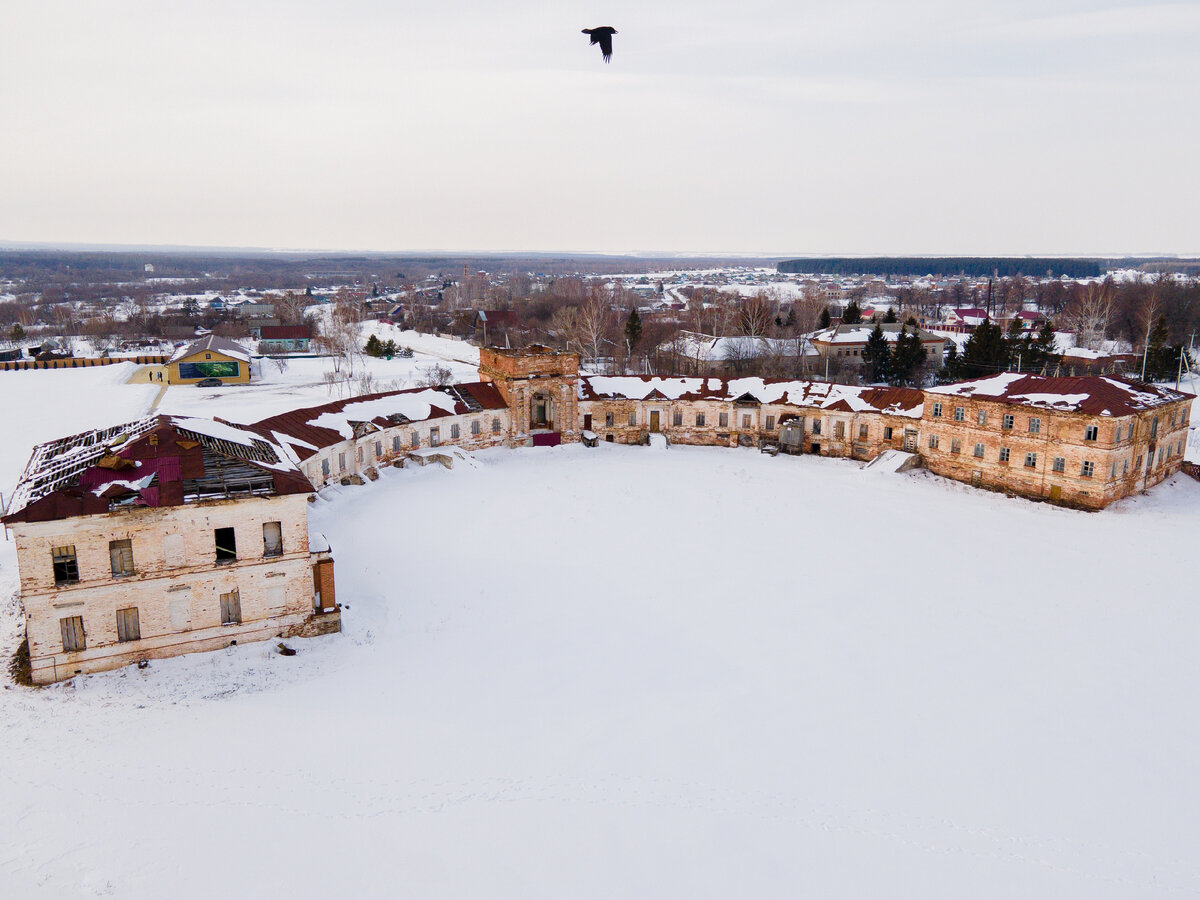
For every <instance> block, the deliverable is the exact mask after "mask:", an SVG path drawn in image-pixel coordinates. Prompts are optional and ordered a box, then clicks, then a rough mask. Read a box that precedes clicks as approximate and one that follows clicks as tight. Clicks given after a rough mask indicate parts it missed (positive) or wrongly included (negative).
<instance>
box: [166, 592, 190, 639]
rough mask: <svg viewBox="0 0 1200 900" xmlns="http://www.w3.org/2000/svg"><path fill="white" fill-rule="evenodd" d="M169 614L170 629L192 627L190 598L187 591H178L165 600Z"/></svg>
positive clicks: (177, 629) (178, 629)
mask: <svg viewBox="0 0 1200 900" xmlns="http://www.w3.org/2000/svg"><path fill="white" fill-rule="evenodd" d="M167 608H168V610H169V611H170V614H171V629H172V630H173V631H187V630H188V629H189V628H191V627H192V600H191V597H189V596H188V593H187V591H178V592H177V593H175V594H174V595H172V596H171V598H170V599H169V600H168V602H167Z"/></svg>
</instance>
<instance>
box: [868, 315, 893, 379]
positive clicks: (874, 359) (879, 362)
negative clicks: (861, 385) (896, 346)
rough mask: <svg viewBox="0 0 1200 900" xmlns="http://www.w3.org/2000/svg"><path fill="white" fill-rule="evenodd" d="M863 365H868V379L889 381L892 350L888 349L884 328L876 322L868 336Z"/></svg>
mask: <svg viewBox="0 0 1200 900" xmlns="http://www.w3.org/2000/svg"><path fill="white" fill-rule="evenodd" d="M862 358H863V365H864V366H865V367H866V374H867V381H869V382H872V383H874V382H877V381H887V380H888V377H889V374H890V373H889V369H890V366H889V363H890V362H891V351H890V350H889V349H888V342H887V338H885V337H884V336H883V328H882V327H881V326H880V325H879V324H876V325H875V328H874V329H873V330H872V331H871V334H870V336H869V337H868V338H867V346H866V347H864V348H863V354H862Z"/></svg>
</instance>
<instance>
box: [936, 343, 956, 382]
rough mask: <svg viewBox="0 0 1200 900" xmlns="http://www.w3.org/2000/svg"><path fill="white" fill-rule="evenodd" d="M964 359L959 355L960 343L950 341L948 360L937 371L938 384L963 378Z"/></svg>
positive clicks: (947, 353)
mask: <svg viewBox="0 0 1200 900" xmlns="http://www.w3.org/2000/svg"><path fill="white" fill-rule="evenodd" d="M961 373H962V360H961V359H959V356H958V344H956V343H954V342H953V341H951V342H950V349H949V350H947V351H946V361H945V362H944V363H943V364H942V368H941V369H940V370H939V371H938V373H937V382H938V384H951V383H953V382H955V381H958V380H959V379H961V378H962V374H961Z"/></svg>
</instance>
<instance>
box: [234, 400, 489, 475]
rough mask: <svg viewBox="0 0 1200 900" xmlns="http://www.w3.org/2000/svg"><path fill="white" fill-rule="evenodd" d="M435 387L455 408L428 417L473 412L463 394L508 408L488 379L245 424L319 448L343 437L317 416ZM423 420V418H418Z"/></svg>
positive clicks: (387, 424)
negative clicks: (319, 422) (314, 422)
mask: <svg viewBox="0 0 1200 900" xmlns="http://www.w3.org/2000/svg"><path fill="white" fill-rule="evenodd" d="M428 390H438V391H443V392H445V393H447V394H448V395H449V396H450V397H451V398H452V399H453V402H454V411H453V412H448V411H446V410H444V409H440V408H438V407H431V409H430V414H429V417H428V419H440V418H446V417H447V416H461V415H466V414H467V413H470V412H472V411H478V410H472V405H473V404H470V403H468V402H466V399H465V398H463V397H461V396H455V394H456V393H457V394H458V395H466V398H469V399H470V400H472V401H474V404H475V405H478V407H479V408H480V409H481V410H494V409H507V406H508V405H507V404H506V403H505V402H504V398H503V397H502V396H500V392H499V391H498V390H496V387H495V385H493V384H491V383H488V382H471V383H468V384H455V385H450V386H449V387H444V388H408V389H406V390H403V391H383V392H382V393H378V394H364V395H363V396H361V397H350V398H347V399H345V400H335V401H334V402H332V403H324V404H322V405H320V406H309V407H306V408H304V409H293V410H289V411H288V412H285V413H280V414H279V415H275V416H271V417H269V418H266V419H263V420H261V421H259V422H255V423H254V424H253V425H247V426H246V427H247V428H249V429H250V430H251V431H254V432H256V433H258V434H261V435H262V436H263V437H265V438H266V439H267V440H269V441H277V440H280V439H281V438H292V439H293V440H294V441H299V442H303V443H304V444H311V445H312V446H313V447H316V448H318V449H320V448H322V447H330V446H333V445H334V444H340V443H342V442H343V441H345V440H346V437H344V436H343V435H342V434H341V433H340V432H339V431H336V430H335V429H332V428H325V427H324V426H321V425H314V424H312V423H313V420H315V419H318V418H320V417H321V416H322V415H324V414H325V413H335V414H336V413H340V412H342V411H343V410H344V409H345V408H346V407H347V406H349V405H351V404H354V403H365V402H370V401H372V400H384V399H387V398H388V397H397V396H403V395H406V394H409V395H411V394H418V393H420V392H422V391H428ZM370 421H371V423H372V424H374V425H376V426H378V427H379V428H394V427H395V423H393V422H391V421H389V420H388V419H387V417H386V416H375V417H374V418H372V419H371V420H370ZM418 421H426V420H418ZM289 446H291V448H292V449H293V450H294V451H295V453H296V456H297V457H298V458H299V459H301V460H305V459H308V458H309V457H310V456H312V455H313V454H314V453H315V452H316V451H315V450H312V449H309V448H307V447H304V446H302V445H301V444H298V443H293V442H289Z"/></svg>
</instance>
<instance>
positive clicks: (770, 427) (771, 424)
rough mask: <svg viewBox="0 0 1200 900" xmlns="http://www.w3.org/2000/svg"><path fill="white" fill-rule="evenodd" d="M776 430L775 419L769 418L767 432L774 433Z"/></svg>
mask: <svg viewBox="0 0 1200 900" xmlns="http://www.w3.org/2000/svg"><path fill="white" fill-rule="evenodd" d="M774 430H775V417H774V416H767V431H774Z"/></svg>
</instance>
